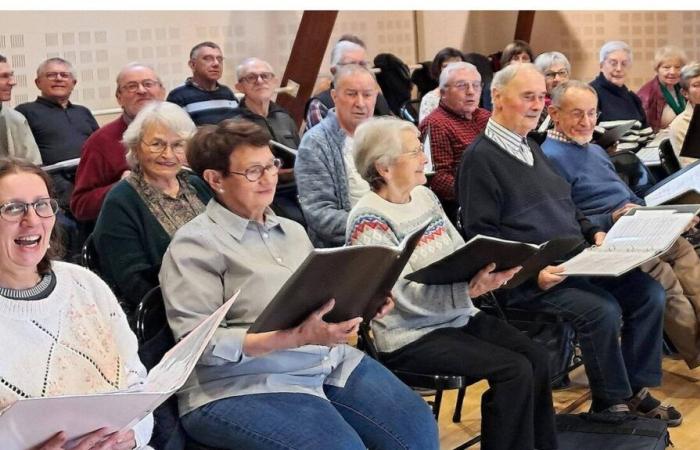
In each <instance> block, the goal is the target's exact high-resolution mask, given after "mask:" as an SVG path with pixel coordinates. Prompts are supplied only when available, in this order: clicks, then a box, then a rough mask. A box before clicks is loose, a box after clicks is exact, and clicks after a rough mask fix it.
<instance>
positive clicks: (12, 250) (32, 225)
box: [0, 172, 56, 279]
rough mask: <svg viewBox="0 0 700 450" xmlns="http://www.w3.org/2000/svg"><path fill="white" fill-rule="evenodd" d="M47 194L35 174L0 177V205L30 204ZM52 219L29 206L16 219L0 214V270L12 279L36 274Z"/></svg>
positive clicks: (52, 223)
mask: <svg viewBox="0 0 700 450" xmlns="http://www.w3.org/2000/svg"><path fill="white" fill-rule="evenodd" d="M48 197H49V193H48V190H47V188H46V183H44V180H42V179H41V177H39V176H38V175H36V174H33V173H27V172H20V173H12V174H9V175H5V176H4V177H2V178H0V205H6V204H8V203H10V202H21V203H34V202H36V201H38V200H40V199H46V198H48ZM55 222H56V217H55V216H51V217H46V218H42V217H39V216H38V215H37V213H36V210H35V209H34V208H32V207H29V208H28V210H27V212H26V213H25V214H23V215H21V217H19V218H18V219H17V220H16V221H15V220H14V219H12V220H7V219H6V218H5V217H4V215H3V217H0V272H1V273H3V275H4V276H10V277H13V278H15V279H21V278H26V276H27V274H29V275H30V276H31V275H32V274H36V273H37V264H38V263H39V262H40V261H41V259H42V258H43V257H44V255H45V254H46V250H47V248H48V245H49V240H50V237H51V231H52V230H53V226H54V223H55Z"/></svg>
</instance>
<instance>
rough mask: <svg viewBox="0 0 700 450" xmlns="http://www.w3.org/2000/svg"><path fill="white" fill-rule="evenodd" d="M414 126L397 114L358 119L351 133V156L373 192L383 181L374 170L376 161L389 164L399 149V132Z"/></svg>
mask: <svg viewBox="0 0 700 450" xmlns="http://www.w3.org/2000/svg"><path fill="white" fill-rule="evenodd" d="M404 130H407V131H413V132H415V133H416V135H418V128H416V126H415V125H413V124H412V123H411V122H408V121H406V120H401V119H399V118H397V117H391V116H380V117H372V118H369V119H367V120H365V121H364V122H362V123H361V124H360V125H359V126H358V127H357V129H356V130H355V134H354V136H353V159H354V161H355V167H356V168H357V172H358V173H359V174H360V176H361V177H362V178H363V179H364V180H365V181H367V182H368V183H369V184H370V186H371V187H372V190H374V191H376V190H377V189H379V188H380V187H381V186H382V185H383V184H384V183H385V181H384V179H383V178H382V177H381V175H379V172H378V171H377V166H376V165H377V164H381V165H385V166H389V165H391V164H392V163H393V162H394V161H395V160H396V158H398V157H399V156H400V155H401V153H402V152H403V148H402V146H401V132H402V131H404Z"/></svg>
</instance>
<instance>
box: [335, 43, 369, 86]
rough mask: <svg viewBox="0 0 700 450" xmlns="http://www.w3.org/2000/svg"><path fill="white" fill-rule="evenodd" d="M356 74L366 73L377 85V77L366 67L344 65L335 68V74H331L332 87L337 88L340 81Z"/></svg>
mask: <svg viewBox="0 0 700 450" xmlns="http://www.w3.org/2000/svg"><path fill="white" fill-rule="evenodd" d="M343 42H345V41H343ZM356 73H366V74H368V75H369V76H370V77H372V79H373V80H374V83H375V84H376V83H377V77H375V76H374V72H372V71H371V70H370V69H369V68H368V67H365V66H361V65H359V64H346V65H344V66H338V67H337V69H336V71H335V73H334V74H333V86H335V87H336V88H337V87H338V86H340V80H342V79H343V78H345V77H348V76H350V75H354V74H356Z"/></svg>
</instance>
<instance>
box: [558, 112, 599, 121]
mask: <svg viewBox="0 0 700 450" xmlns="http://www.w3.org/2000/svg"><path fill="white" fill-rule="evenodd" d="M563 112H564V113H566V114H569V115H570V116H571V117H573V118H574V119H576V120H577V121H579V122H580V121H581V120H582V119H583V118H584V117H586V118H587V119H588V120H590V121H591V122H598V117H600V111H597V110H595V109H592V110H590V111H584V110H582V109H572V110H571V111H563Z"/></svg>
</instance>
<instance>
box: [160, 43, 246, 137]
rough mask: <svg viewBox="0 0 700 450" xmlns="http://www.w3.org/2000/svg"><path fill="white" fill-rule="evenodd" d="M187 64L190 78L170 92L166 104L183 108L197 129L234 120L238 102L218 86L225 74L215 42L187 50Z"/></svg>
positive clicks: (220, 85)
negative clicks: (190, 74)
mask: <svg viewBox="0 0 700 450" xmlns="http://www.w3.org/2000/svg"><path fill="white" fill-rule="evenodd" d="M187 64H188V65H189V66H190V69H192V76H191V77H189V78H187V80H185V83H184V84H183V85H181V86H178V87H176V88H175V89H173V90H172V91H170V94H168V99H167V100H168V101H169V102H171V103H175V104H176V105H180V106H182V107H183V108H184V109H185V111H187V114H189V115H190V117H192V120H193V121H194V123H195V124H196V125H197V126H199V125H206V124H217V123H219V122H221V121H222V120H224V119H230V118H231V117H233V110H234V109H235V108H236V107H237V106H238V100H236V96H235V95H234V94H233V91H231V89H230V88H229V87H228V86H224V85H223V84H220V83H219V80H220V79H221V77H222V76H223V74H224V55H223V53H222V52H221V48H220V47H219V46H218V45H217V44H215V43H214V42H209V41H206V42H201V43H199V44H197V45H195V46H194V47H192V50H190V60H189V62H188V63H187Z"/></svg>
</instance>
